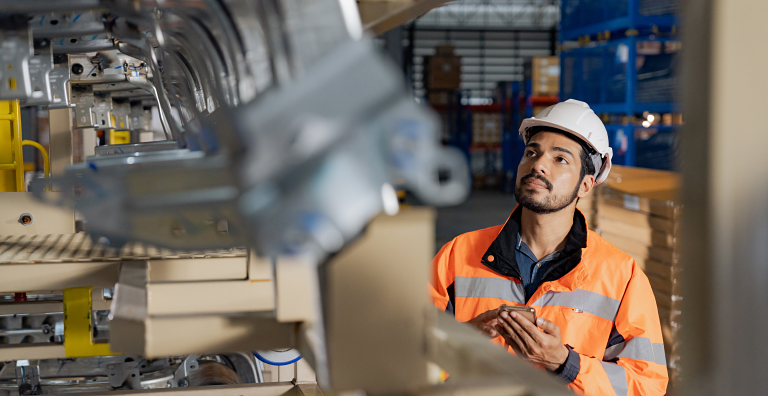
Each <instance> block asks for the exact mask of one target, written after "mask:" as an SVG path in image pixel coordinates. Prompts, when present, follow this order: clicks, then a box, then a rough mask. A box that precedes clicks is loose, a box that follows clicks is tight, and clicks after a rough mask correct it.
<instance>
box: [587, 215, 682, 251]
mask: <svg viewBox="0 0 768 396" xmlns="http://www.w3.org/2000/svg"><path fill="white" fill-rule="evenodd" d="M600 230H601V231H605V232H609V233H612V234H617V235H630V236H631V237H632V239H634V240H635V241H637V242H640V243H642V244H644V245H645V246H648V247H650V246H652V245H656V246H661V247H665V248H670V249H672V248H675V247H676V244H677V238H675V236H674V234H671V233H668V232H661V231H656V230H653V229H650V228H647V227H637V226H634V225H632V224H627V223H624V222H622V221H618V220H614V219H609V218H605V219H603V221H602V222H601V223H600Z"/></svg>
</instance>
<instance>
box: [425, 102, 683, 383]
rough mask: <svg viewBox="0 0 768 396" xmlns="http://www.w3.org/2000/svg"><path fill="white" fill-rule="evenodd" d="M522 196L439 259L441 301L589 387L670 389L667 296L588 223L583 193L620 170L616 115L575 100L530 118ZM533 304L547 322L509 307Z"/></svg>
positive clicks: (437, 295)
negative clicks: (498, 220) (662, 315)
mask: <svg viewBox="0 0 768 396" xmlns="http://www.w3.org/2000/svg"><path fill="white" fill-rule="evenodd" d="M520 132H521V134H523V137H524V140H525V143H526V148H525V154H524V156H523V159H522V160H521V161H520V165H519V167H518V170H517V180H516V183H515V198H516V199H517V202H518V206H517V207H516V208H515V210H514V211H513V212H512V214H511V216H510V217H509V219H508V220H507V222H506V224H504V225H503V226H496V227H491V228H486V229H483V230H479V231H474V232H469V233H466V234H463V235H460V236H458V237H456V238H455V239H454V240H453V241H451V242H449V243H447V244H446V245H445V246H443V248H442V249H441V250H440V252H439V253H438V254H437V256H436V257H435V259H434V261H433V284H432V288H431V293H432V297H433V301H434V303H435V305H437V307H438V308H440V309H444V310H446V311H448V312H451V313H453V314H454V315H455V317H456V319H457V320H459V321H462V322H469V323H470V324H472V325H474V326H476V327H477V328H478V329H480V330H482V331H483V332H485V333H486V334H488V335H489V336H491V337H494V341H495V342H498V343H501V344H503V345H507V346H508V347H509V348H510V349H511V350H512V351H514V353H516V354H517V355H518V356H520V357H521V358H523V359H526V360H528V361H530V362H531V363H533V364H536V365H539V366H541V367H543V368H545V369H546V370H548V371H550V372H552V373H553V374H554V375H557V376H559V377H560V378H562V379H563V380H564V381H566V382H567V383H568V385H569V387H571V388H572V389H573V390H574V391H576V392H577V393H582V394H585V395H663V394H664V393H665V392H666V386H667V381H668V376H667V369H666V361H665V358H664V346H663V343H662V335H661V326H660V325H659V316H658V312H657V310H656V302H655V299H654V297H653V293H652V291H651V286H650V284H649V283H648V278H646V276H645V274H643V271H642V270H641V269H640V267H638V265H637V264H636V263H635V261H634V260H633V259H632V258H631V257H630V256H628V255H627V254H625V253H623V252H621V251H620V250H618V249H617V248H615V247H614V246H612V245H610V244H609V243H607V242H606V241H605V240H603V239H602V238H601V237H600V236H598V235H597V234H595V233H594V232H592V231H589V230H588V228H587V224H586V221H585V219H584V215H582V213H581V212H580V211H577V210H576V202H577V201H578V198H583V197H585V196H587V195H588V194H589V193H590V191H591V190H592V188H593V187H594V185H595V184H598V183H601V182H603V181H604V180H605V178H606V177H607V176H608V172H609V171H610V168H611V157H612V155H613V153H612V150H611V148H610V147H609V146H608V133H607V132H606V129H605V126H604V125H603V123H602V122H601V121H600V119H599V118H598V117H597V116H596V115H595V113H594V112H593V111H592V110H591V109H590V108H589V106H588V105H587V104H586V103H583V102H579V101H576V100H572V99H571V100H567V101H565V102H562V103H558V104H556V105H554V106H550V107H548V108H547V109H545V110H544V111H542V112H541V113H539V114H538V115H536V117H533V118H529V119H526V120H524V121H523V123H522V125H521V126H520ZM501 304H507V305H528V306H531V307H534V308H535V309H536V314H537V316H538V319H537V322H536V323H535V324H534V323H531V322H530V321H529V320H528V319H526V318H524V317H522V316H521V315H517V314H515V313H514V312H512V313H507V312H500V311H499V309H498V308H499V306H500V305H501Z"/></svg>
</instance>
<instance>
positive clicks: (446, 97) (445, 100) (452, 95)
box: [427, 90, 458, 106]
mask: <svg viewBox="0 0 768 396" xmlns="http://www.w3.org/2000/svg"><path fill="white" fill-rule="evenodd" d="M427 101H429V104H431V105H432V106H453V105H456V104H457V101H458V96H457V95H456V91H453V90H430V91H429V92H428V93H427Z"/></svg>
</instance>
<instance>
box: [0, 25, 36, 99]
mask: <svg viewBox="0 0 768 396" xmlns="http://www.w3.org/2000/svg"><path fill="white" fill-rule="evenodd" d="M0 37H1V42H0V61H2V67H0V100H9V99H27V98H28V97H29V96H30V94H31V93H32V89H31V87H30V79H29V58H30V57H32V36H31V35H30V34H29V31H28V30H16V31H10V32H4V33H3V34H0Z"/></svg>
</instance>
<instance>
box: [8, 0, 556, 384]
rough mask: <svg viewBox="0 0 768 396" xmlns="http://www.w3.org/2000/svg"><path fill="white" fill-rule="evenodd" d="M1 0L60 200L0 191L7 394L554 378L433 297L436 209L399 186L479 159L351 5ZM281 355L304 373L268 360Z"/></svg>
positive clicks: (426, 191) (327, 1)
mask: <svg viewBox="0 0 768 396" xmlns="http://www.w3.org/2000/svg"><path fill="white" fill-rule="evenodd" d="M0 10H2V15H0V19H1V22H2V23H0V26H2V31H0V60H2V62H3V67H2V68H0V100H8V101H12V102H11V103H13V104H14V105H15V106H22V107H29V106H43V107H47V109H48V112H49V117H50V120H51V121H50V130H51V134H50V136H51V139H50V140H51V146H50V151H51V168H52V169H51V175H50V176H51V177H50V178H48V179H35V180H33V181H32V182H31V189H32V190H33V191H34V195H35V197H36V198H37V199H38V200H39V201H42V202H44V203H48V204H55V205H53V206H45V205H40V204H39V203H38V202H33V201H31V200H30V199H29V198H30V197H29V193H27V192H24V189H23V188H19V189H17V192H15V193H13V194H18V195H13V196H5V197H3V199H4V200H6V201H8V202H11V203H12V204H8V205H5V206H4V207H3V209H2V211H0V212H2V216H3V217H2V218H3V219H4V220H7V219H11V220H10V221H4V222H3V223H2V224H0V233H2V235H3V236H2V237H0V238H1V239H0V263H2V265H0V297H2V301H1V302H0V316H1V317H2V319H3V322H2V323H3V324H4V325H5V333H3V334H4V335H2V336H0V343H2V344H3V345H2V346H0V360H2V361H7V362H10V363H6V364H5V365H4V366H3V367H2V369H0V391H6V393H8V392H10V393H15V392H17V391H18V392H19V393H20V394H41V393H56V392H63V391H72V392H75V391H89V392H94V391H96V392H101V391H106V392H108V391H111V390H116V389H130V390H133V391H141V392H152V391H153V389H155V388H177V387H178V388H188V387H191V388H189V389H182V390H180V391H179V392H181V391H183V392H198V393H200V394H233V395H234V394H237V395H244V394H259V395H281V394H285V393H286V392H293V393H296V392H298V393H300V394H309V393H311V394H313V395H315V394H319V392H320V391H319V389H317V387H316V386H314V385H312V384H307V383H304V382H303V381H307V380H308V381H314V380H315V379H316V381H317V383H318V384H319V385H320V386H321V387H322V388H323V389H324V390H329V391H334V392H341V391H350V390H362V391H364V392H367V393H371V394H385V393H386V394H459V393H462V394H464V393H467V392H480V393H484V394H486V393H490V394H497V393H498V394H504V395H515V394H534V395H537V394H547V395H550V394H551V395H556V394H565V393H567V391H566V390H565V388H564V387H563V386H562V385H561V384H558V383H557V382H556V380H554V379H553V378H550V377H549V376H548V375H547V374H545V373H543V372H539V371H538V370H536V369H534V368H531V367H529V366H528V365H527V364H526V363H523V362H521V361H519V360H517V359H516V358H514V357H513V356H511V355H510V354H508V353H507V352H506V351H505V350H504V349H501V348H498V347H497V346H495V345H493V344H491V343H490V342H488V340H486V339H484V338H483V337H482V336H480V335H479V334H476V333H475V332H474V331H473V330H472V329H470V328H467V327H465V326H464V325H462V324H459V323H456V322H455V321H454V320H453V318H451V317H448V316H446V315H445V314H443V313H437V312H434V308H433V307H431V305H430V304H429V302H428V298H427V293H426V284H427V282H428V273H427V266H426V263H427V262H428V261H429V259H430V257H431V256H432V253H433V251H432V249H433V240H434V238H433V221H434V215H433V213H432V211H431V210H430V209H407V210H403V211H402V212H400V213H398V211H399V206H398V198H397V194H396V188H397V189H404V190H408V191H410V192H411V193H412V194H413V195H414V196H416V197H417V198H418V199H420V200H421V201H422V202H424V203H427V204H432V205H448V204H456V203H458V202H461V201H462V200H463V199H464V198H465V197H466V195H467V194H468V191H469V173H468V170H467V167H466V164H465V162H464V158H463V156H462V154H461V153H459V152H458V151H455V150H452V149H446V148H443V147H441V146H440V144H439V136H438V134H437V131H438V130H439V128H438V125H437V121H436V118H435V116H434V115H433V114H432V113H431V112H429V111H427V110H425V109H423V108H421V107H419V106H417V105H416V104H415V103H414V102H413V100H412V99H411V98H410V97H409V95H408V94H407V92H406V91H405V89H404V88H403V83H402V81H401V76H400V75H399V73H398V71H397V68H396V67H394V66H393V65H391V64H389V63H388V61H387V60H385V59H384V57H383V56H382V55H380V54H379V53H378V52H377V51H376V50H375V49H374V47H373V45H372V44H371V43H370V42H369V41H368V40H365V39H363V38H362V26H361V23H360V19H359V16H358V14H357V9H356V7H355V2H354V1H352V0H263V1H257V2H249V1H216V0H205V1H198V2H156V1H149V0H147V1H122V0H104V1H98V0H75V1H68V2H53V1H51V2H19V1H10V0H8V1H2V0H0ZM153 121H157V122H156V125H158V126H159V128H160V129H161V131H160V132H161V133H160V135H161V136H162V137H163V138H164V139H165V140H161V141H147V140H154V139H145V138H144V137H145V136H147V134H149V136H150V137H152V135H153V132H154V131H153V128H154V127H153ZM73 136H83V138H82V139H83V141H84V140H85V136H92V137H93V136H97V137H98V139H100V140H102V141H103V144H102V145H100V146H99V147H97V149H96V150H95V151H94V152H93V153H92V154H93V155H89V156H86V158H85V160H84V161H83V162H76V161H73V154H72V147H73ZM11 141H12V142H15V140H11ZM85 148H87V149H90V148H92V146H91V147H85ZM17 151H18V150H17ZM14 155H16V157H13V156H11V161H13V162H11V163H10V164H9V165H3V166H4V167H3V168H2V169H3V170H9V169H11V167H13V169H14V170H16V169H17V165H18V164H20V163H22V162H23V161H22V160H21V158H20V157H19V156H20V154H14ZM73 162H75V163H73ZM14 182H16V180H15V179H14ZM6 194H10V193H6ZM54 206H55V207H54ZM75 211H76V212H77V213H79V214H81V215H82V216H83V217H84V219H83V220H84V221H83V223H82V224H80V225H78V226H76V225H75V221H74V220H75ZM382 212H383V213H385V214H386V215H381V213H382ZM82 228H84V229H85V230H86V231H87V233H86V232H76V231H77V230H81V229H82ZM291 349H297V350H298V351H300V352H301V356H302V357H303V360H302V362H308V363H309V364H310V365H311V367H312V369H313V370H314V374H311V375H306V374H302V373H300V371H301V370H300V368H299V367H300V366H299V365H298V363H295V362H296V361H297V360H296V358H295V357H294V358H293V359H291V360H287V361H272V360H269V359H268V358H265V357H264V356H273V355H274V356H284V355H281V354H287V355H289V356H294V354H295V352H293V351H290V350H291ZM257 350H262V353H254V351H257ZM265 351H266V352H265ZM254 357H256V359H254ZM273 359H274V358H273ZM291 364H292V365H293V366H289V367H293V368H294V371H293V373H286V372H285V371H282V369H281V368H280V367H282V365H291ZM435 365H437V366H439V367H442V368H444V369H447V370H448V371H449V372H450V374H451V378H452V380H451V384H450V385H449V386H435V383H436V382H437V381H436V380H435V378H437V377H439V376H438V375H434V373H435V372H436V369H434V367H436V366H435ZM266 366H272V367H273V368H274V367H277V369H275V370H276V371H273V372H274V373H275V374H274V376H271V379H272V380H275V379H277V380H279V381H284V380H285V379H288V380H292V382H291V383H288V384H286V383H284V382H282V383H275V384H267V382H268V380H267V373H268V372H269V370H268V367H266ZM430 378H432V380H430ZM248 384H250V385H248ZM213 387H215V388H213ZM206 389H208V390H206ZM168 392H169V393H174V392H177V390H169V391H168Z"/></svg>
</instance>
